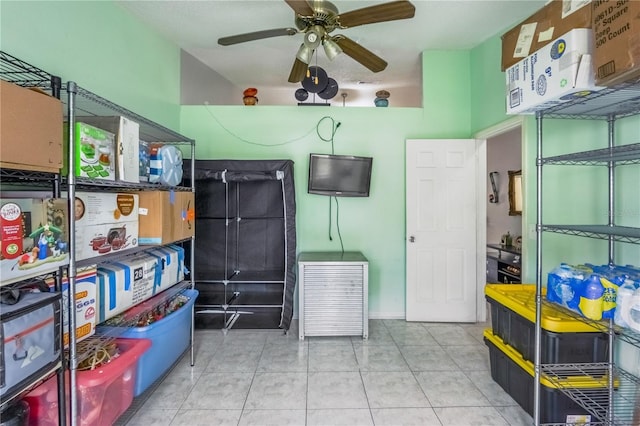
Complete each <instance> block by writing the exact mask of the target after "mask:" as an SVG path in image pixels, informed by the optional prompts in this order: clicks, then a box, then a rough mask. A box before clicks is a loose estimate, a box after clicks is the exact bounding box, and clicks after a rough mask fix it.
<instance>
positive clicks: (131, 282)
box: [97, 253, 165, 323]
mask: <svg viewBox="0 0 640 426" xmlns="http://www.w3.org/2000/svg"><path fill="white" fill-rule="evenodd" d="M161 278H162V265H161V263H160V262H159V260H158V258H157V257H154V256H150V255H148V254H146V253H138V254H136V255H133V256H126V257H125V258H122V259H119V260H118V261H117V262H116V261H113V262H105V263H101V264H100V265H99V267H98V304H97V305H98V320H97V321H98V323H101V322H103V321H106V320H108V319H109V318H113V317H114V316H116V315H118V314H120V313H122V312H124V311H126V310H127V309H129V308H130V307H132V306H134V305H137V304H138V303H140V302H144V301H145V300H147V299H150V298H151V297H153V296H154V295H155V294H156V292H160V291H162V290H165V288H163V287H162V282H161Z"/></svg>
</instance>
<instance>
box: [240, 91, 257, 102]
mask: <svg viewBox="0 0 640 426" xmlns="http://www.w3.org/2000/svg"><path fill="white" fill-rule="evenodd" d="M257 94H258V89H256V88H255V87H249V88H248V89H245V91H244V92H242V96H243V98H242V102H243V103H244V104H245V105H256V104H257V103H258V98H257V97H256V95H257Z"/></svg>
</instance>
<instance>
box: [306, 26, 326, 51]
mask: <svg viewBox="0 0 640 426" xmlns="http://www.w3.org/2000/svg"><path fill="white" fill-rule="evenodd" d="M320 43H322V36H321V35H320V32H318V31H315V30H313V29H312V30H309V31H307V32H306V33H305V34H304V45H305V46H307V47H309V48H310V49H315V48H316V47H318V46H320Z"/></svg>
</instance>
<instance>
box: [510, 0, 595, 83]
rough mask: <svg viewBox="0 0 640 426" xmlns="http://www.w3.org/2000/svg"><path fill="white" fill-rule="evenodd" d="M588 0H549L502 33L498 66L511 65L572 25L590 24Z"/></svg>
mask: <svg viewBox="0 0 640 426" xmlns="http://www.w3.org/2000/svg"><path fill="white" fill-rule="evenodd" d="M591 9H592V8H591V1H590V0H552V1H550V2H549V3H547V4H546V5H545V6H544V7H543V8H541V9H540V10H538V11H537V12H536V13H534V14H533V15H531V16H530V17H528V18H527V19H525V20H524V21H522V22H521V23H520V24H518V25H516V26H515V27H513V28H512V29H510V30H509V31H507V32H506V33H505V34H504V35H503V36H502V67H501V70H502V71H505V70H506V69H507V68H509V67H511V66H512V65H515V64H516V63H518V62H519V61H520V60H522V59H524V58H526V57H527V56H529V55H531V54H532V53H533V52H536V51H538V50H540V49H541V48H543V47H544V46H546V45H547V44H549V43H551V42H552V41H553V40H555V39H556V38H558V37H559V36H561V35H562V34H566V33H568V32H569V31H571V30H572V29H575V28H591Z"/></svg>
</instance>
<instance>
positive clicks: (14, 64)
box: [0, 51, 59, 92]
mask: <svg viewBox="0 0 640 426" xmlns="http://www.w3.org/2000/svg"><path fill="white" fill-rule="evenodd" d="M0 76H2V80H5V81H8V82H9V83H13V84H17V85H18V86H23V87H38V88H40V89H42V90H45V91H48V92H52V91H53V88H52V78H56V79H57V77H55V76H53V75H51V74H49V73H48V72H45V71H43V70H41V69H40V68H38V67H35V66H33V65H31V64H29V63H27V62H24V61H22V60H20V59H18V58H16V57H15V56H12V55H10V54H8V53H6V52H3V51H0ZM58 80H59V79H58Z"/></svg>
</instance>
